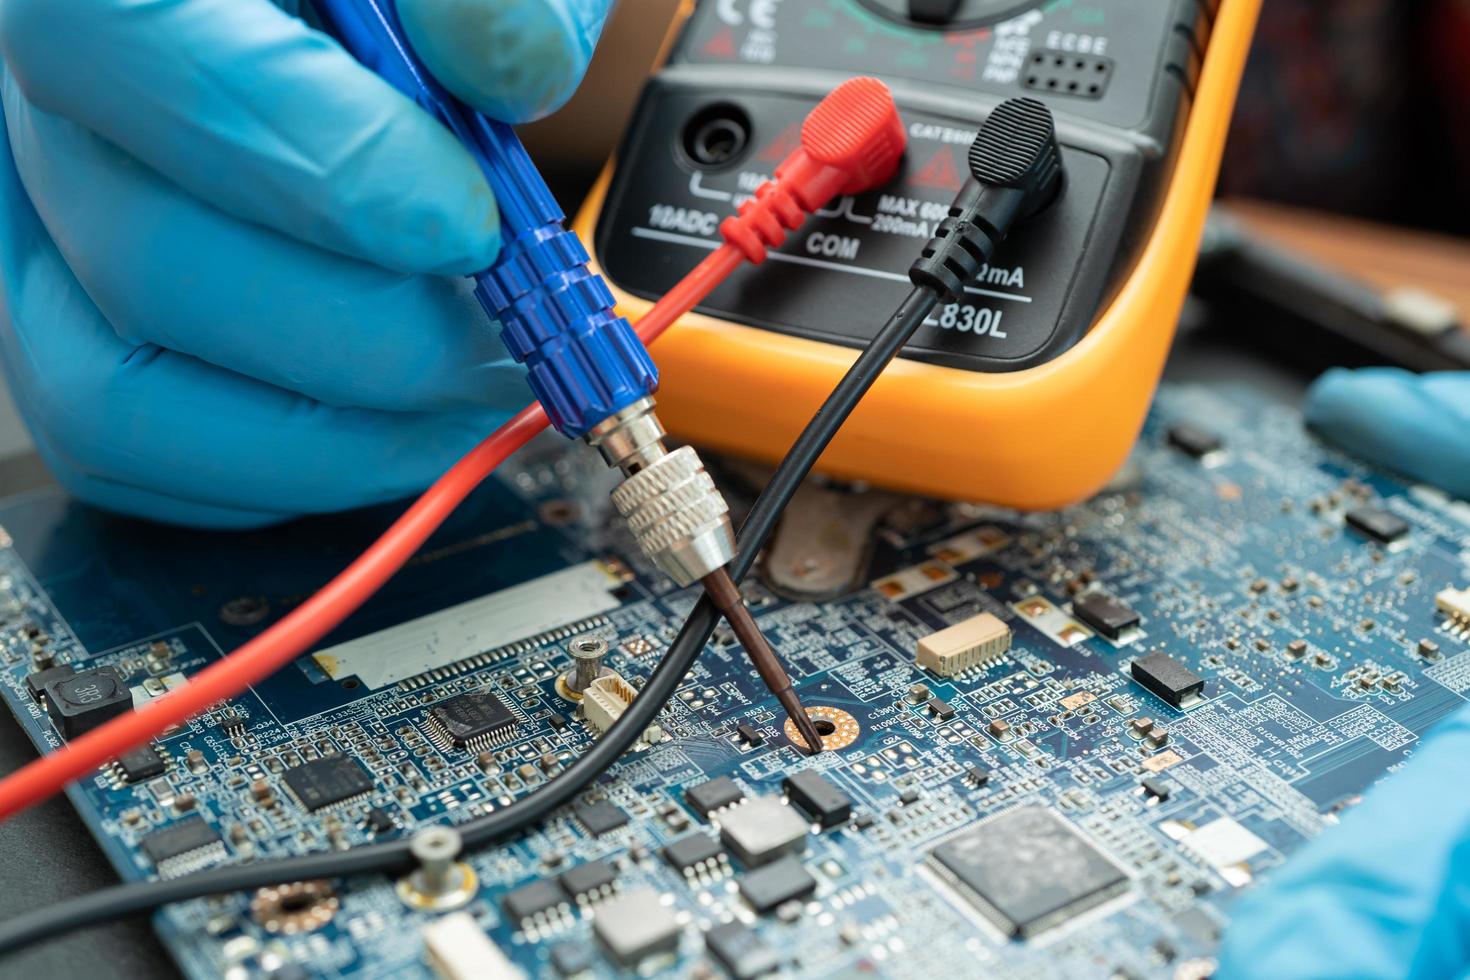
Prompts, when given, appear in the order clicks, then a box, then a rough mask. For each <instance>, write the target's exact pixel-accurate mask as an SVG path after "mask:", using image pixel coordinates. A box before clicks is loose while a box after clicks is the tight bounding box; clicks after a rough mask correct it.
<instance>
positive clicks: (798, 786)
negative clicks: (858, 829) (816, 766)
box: [784, 769, 852, 828]
mask: <svg viewBox="0 0 1470 980" xmlns="http://www.w3.org/2000/svg"><path fill="white" fill-rule="evenodd" d="M784 785H785V787H786V795H787V796H788V797H789V798H790V799H791V802H792V803H795V804H796V805H797V806H799V807H801V808H802V809H803V810H805V811H806V812H807V813H808V814H810V815H811V818H812V819H813V820H815V821H816V822H817V823H818V824H820V825H821V826H822V827H824V828H826V827H835V826H837V825H838V824H840V823H842V822H844V821H845V820H847V819H848V818H849V817H851V816H852V797H850V796H848V795H847V794H846V793H844V792H842V790H840V789H838V788H837V787H836V786H833V785H832V784H831V783H830V782H828V781H827V780H826V779H825V778H824V777H823V776H822V775H821V774H820V773H817V772H813V771H812V770H810V769H804V770H802V771H801V772H799V773H796V774H795V775H791V776H787V777H786V780H785V783H784Z"/></svg>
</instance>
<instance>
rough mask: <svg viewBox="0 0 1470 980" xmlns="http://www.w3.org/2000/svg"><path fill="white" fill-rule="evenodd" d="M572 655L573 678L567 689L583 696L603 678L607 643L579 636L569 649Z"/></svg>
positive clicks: (568, 679)
mask: <svg viewBox="0 0 1470 980" xmlns="http://www.w3.org/2000/svg"><path fill="white" fill-rule="evenodd" d="M568 650H569V652H570V653H571V655H572V665H573V666H572V676H570V677H568V678H567V682H566V683H567V687H568V688H570V689H571V690H573V691H575V692H576V693H578V694H581V693H582V692H583V691H585V690H587V688H588V687H589V686H590V685H591V684H592V682H593V681H595V680H597V678H599V677H601V676H602V661H603V658H605V657H606V656H607V641H606V640H604V639H602V638H600V637H596V636H579V637H577V638H576V639H575V640H573V641H572V642H571V644H570V646H569V647H568Z"/></svg>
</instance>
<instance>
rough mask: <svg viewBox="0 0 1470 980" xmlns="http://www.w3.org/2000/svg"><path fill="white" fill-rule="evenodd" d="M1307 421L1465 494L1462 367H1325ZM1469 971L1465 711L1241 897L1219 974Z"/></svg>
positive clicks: (1469, 440)
mask: <svg viewBox="0 0 1470 980" xmlns="http://www.w3.org/2000/svg"><path fill="white" fill-rule="evenodd" d="M1306 416H1307V420H1308V422H1309V423H1310V424H1311V425H1312V426H1313V428H1315V429H1316V430H1317V431H1318V432H1320V433H1321V434H1322V435H1324V436H1326V437H1327V438H1328V439H1330V440H1332V441H1333V442H1335V443H1337V444H1338V445H1340V446H1342V447H1343V448H1344V449H1347V450H1349V451H1352V452H1355V453H1358V454H1360V455H1362V456H1364V457H1367V458H1369V459H1372V460H1374V461H1375V462H1378V463H1382V464H1384V465H1386V466H1390V467H1393V468H1394V469H1396V470H1399V471H1401V472H1403V473H1405V474H1407V475H1409V476H1411V477H1413V478H1415V479H1419V480H1424V481H1426V482H1429V483H1433V484H1435V485H1437V486H1439V487H1441V488H1442V489H1444V490H1446V491H1448V492H1449V493H1451V494H1454V495H1455V496H1459V497H1470V374H1450V373H1445V374H1425V375H1415V374H1411V373H1409V372H1407V371H1400V370H1397V369H1391V368H1374V369H1371V370H1364V371H1340V370H1339V371H1329V372H1328V373H1327V374H1325V375H1323V377H1322V378H1321V379H1320V380H1319V381H1318V382H1317V384H1316V385H1315V386H1313V388H1312V390H1311V392H1310V394H1309V395H1308V398H1307V406H1306ZM1464 976H1470V708H1464V709H1461V710H1460V711H1459V712H1457V713H1456V714H1454V715H1453V716H1451V717H1450V718H1449V719H1447V720H1446V721H1444V722H1442V723H1441V724H1440V725H1439V726H1438V727H1437V728H1436V729H1435V730H1434V732H1433V733H1432V734H1431V735H1430V736H1429V737H1428V738H1427V739H1426V740H1425V742H1424V744H1423V745H1422V746H1421V747H1420V749H1419V750H1418V751H1417V752H1416V753H1415V754H1414V756H1413V757H1412V758H1411V759H1410V760H1409V762H1408V764H1407V765H1406V766H1405V767H1404V768H1403V770H1402V771H1400V772H1399V773H1397V774H1395V775H1393V776H1391V777H1390V778H1388V779H1387V780H1385V781H1384V782H1383V783H1382V784H1381V785H1379V786H1376V787H1374V789H1373V790H1372V791H1371V792H1370V793H1368V794H1367V796H1366V798H1365V799H1364V801H1363V803H1362V804H1360V805H1359V806H1357V807H1355V808H1353V809H1352V810H1350V811H1348V812H1347V814H1346V815H1345V816H1344V818H1343V821H1342V825H1341V826H1339V827H1334V828H1332V829H1330V830H1328V831H1327V832H1325V833H1324V834H1323V835H1322V836H1321V837H1319V838H1318V839H1317V840H1315V841H1313V842H1312V843H1311V844H1310V845H1308V846H1307V847H1306V848H1305V849H1304V850H1303V851H1302V853H1301V854H1298V855H1296V856H1295V857H1293V858H1292V859H1291V860H1290V861H1288V862H1287V864H1286V866H1285V867H1284V868H1282V869H1281V870H1280V871H1279V872H1277V873H1276V875H1275V877H1274V878H1272V880H1271V881H1269V882H1268V883H1266V884H1265V885H1264V886H1262V888H1261V889H1260V891H1259V892H1257V893H1256V894H1253V895H1250V896H1247V897H1246V898H1244V899H1243V900H1242V901H1241V903H1240V904H1239V906H1237V908H1236V909H1235V911H1234V916H1233V922H1232V923H1231V926H1230V928H1229V929H1228V930H1227V932H1226V935H1225V947H1224V949H1223V950H1222V955H1221V969H1220V972H1219V973H1218V974H1217V978H1218V980H1242V978H1248V977H1249V978H1254V977H1271V978H1272V980H1305V978H1323V980H1327V978H1334V980H1335V978H1339V977H1353V978H1380V977H1404V978H1414V980H1419V978H1425V980H1427V978H1438V977H1464Z"/></svg>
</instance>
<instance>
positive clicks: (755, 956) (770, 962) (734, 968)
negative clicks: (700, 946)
mask: <svg viewBox="0 0 1470 980" xmlns="http://www.w3.org/2000/svg"><path fill="white" fill-rule="evenodd" d="M704 945H705V947H706V948H707V949H709V951H710V954H711V955H713V956H714V958H715V959H717V960H719V961H720V965H721V966H723V967H724V968H725V970H726V971H727V972H728V973H729V974H730V976H732V977H734V978H735V980H754V978H755V977H759V976H764V975H765V974H767V973H770V972H772V971H774V970H775V969H776V968H777V967H778V966H780V965H781V957H780V956H779V955H777V953H776V951H775V950H774V949H772V948H771V944H770V943H768V942H766V941H765V940H764V939H762V938H761V937H760V934H759V933H757V932H756V931H755V930H754V929H751V928H749V927H748V926H746V925H745V924H744V923H741V922H722V923H720V924H719V925H717V926H713V927H712V928H711V929H710V931H709V932H707V933H705V934H704Z"/></svg>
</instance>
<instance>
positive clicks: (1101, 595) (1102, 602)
mask: <svg viewBox="0 0 1470 980" xmlns="http://www.w3.org/2000/svg"><path fill="white" fill-rule="evenodd" d="M1072 615H1074V616H1076V617H1077V618H1078V619H1080V620H1082V622H1084V623H1086V624H1087V625H1088V626H1091V627H1092V628H1093V629H1095V630H1097V631H1098V632H1099V633H1101V634H1102V635H1103V636H1106V637H1107V638H1108V639H1110V640H1116V639H1118V638H1119V637H1120V636H1122V635H1123V632H1124V631H1125V630H1130V629H1133V628H1134V627H1135V626H1137V625H1138V623H1139V617H1138V613H1136V612H1135V611H1134V610H1133V609H1131V608H1130V607H1129V606H1128V605H1126V604H1125V603H1123V602H1120V601H1118V600H1117V599H1115V598H1113V597H1112V596H1110V595H1108V594H1107V593H1106V592H1089V593H1087V594H1086V595H1080V596H1078V597H1077V598H1075V599H1073V600H1072Z"/></svg>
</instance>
